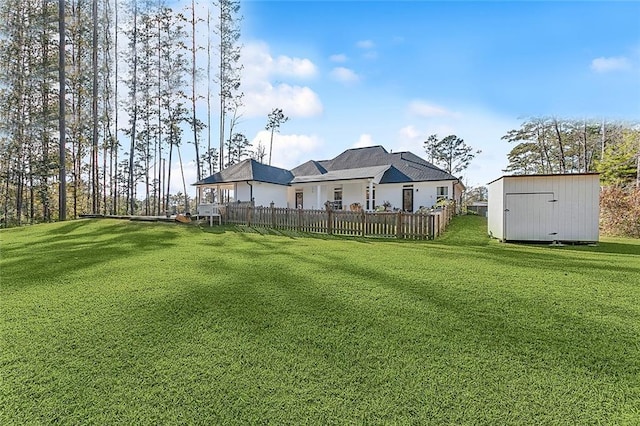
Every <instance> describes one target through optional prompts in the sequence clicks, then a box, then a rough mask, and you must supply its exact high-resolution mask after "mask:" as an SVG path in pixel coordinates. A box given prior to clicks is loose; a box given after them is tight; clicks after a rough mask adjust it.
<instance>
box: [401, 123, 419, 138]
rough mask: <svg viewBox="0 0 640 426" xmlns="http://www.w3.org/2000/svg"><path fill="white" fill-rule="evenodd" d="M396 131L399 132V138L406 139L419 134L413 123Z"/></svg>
mask: <svg viewBox="0 0 640 426" xmlns="http://www.w3.org/2000/svg"><path fill="white" fill-rule="evenodd" d="M398 133H399V134H400V137H401V138H403V139H407V140H412V139H415V138H417V137H419V136H420V132H418V130H417V129H416V128H415V126H413V125H408V126H406V127H403V128H402V129H400V131H399V132H398Z"/></svg>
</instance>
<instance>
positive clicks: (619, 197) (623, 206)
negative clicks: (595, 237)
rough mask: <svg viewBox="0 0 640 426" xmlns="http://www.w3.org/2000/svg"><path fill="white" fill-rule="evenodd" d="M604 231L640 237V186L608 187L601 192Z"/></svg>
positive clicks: (601, 217)
mask: <svg viewBox="0 0 640 426" xmlns="http://www.w3.org/2000/svg"><path fill="white" fill-rule="evenodd" d="M600 228H601V230H602V232H603V233H605V234H609V235H619V236H627V237H634V238H640V188H635V187H629V188H624V187H620V186H610V187H606V188H604V189H603V190H602V192H601V193H600Z"/></svg>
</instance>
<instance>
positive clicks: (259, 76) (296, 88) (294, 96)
mask: <svg viewBox="0 0 640 426" xmlns="http://www.w3.org/2000/svg"><path fill="white" fill-rule="evenodd" d="M242 63H243V65H244V69H243V72H242V88H241V89H242V91H243V92H244V94H245V96H244V106H245V107H244V108H243V115H244V117H246V118H251V117H262V116H266V115H267V114H268V113H269V112H271V111H272V110H273V108H276V107H277V108H282V109H283V110H284V112H285V114H286V115H288V116H290V117H313V116H317V115H320V114H322V111H323V107H322V102H321V101H320V97H319V96H318V94H317V93H316V92H314V91H313V89H311V88H310V87H308V86H303V85H298V84H290V83H285V82H277V83H276V82H272V80H281V79H283V78H287V77H289V78H295V79H308V78H312V77H313V76H315V75H316V73H317V68H316V66H315V65H314V64H313V62H311V61H310V60H309V59H306V58H291V57H288V56H283V55H281V56H278V57H276V58H274V57H273V56H272V55H271V53H270V51H269V46H268V45H267V44H266V43H264V42H252V43H248V44H247V45H245V46H244V49H243V53H242Z"/></svg>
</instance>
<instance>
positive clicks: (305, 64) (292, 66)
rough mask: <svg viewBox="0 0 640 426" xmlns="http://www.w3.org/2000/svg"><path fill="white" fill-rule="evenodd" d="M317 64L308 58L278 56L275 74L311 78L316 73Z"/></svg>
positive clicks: (275, 63)
mask: <svg viewBox="0 0 640 426" xmlns="http://www.w3.org/2000/svg"><path fill="white" fill-rule="evenodd" d="M316 72H317V69H316V66H315V65H314V64H313V62H311V61H310V60H309V59H306V58H303V59H301V58H290V57H288V56H283V55H281V56H278V57H277V58H276V60H275V62H274V72H273V73H274V74H276V75H278V74H279V75H285V76H292V77H300V78H309V77H313V76H314V75H316Z"/></svg>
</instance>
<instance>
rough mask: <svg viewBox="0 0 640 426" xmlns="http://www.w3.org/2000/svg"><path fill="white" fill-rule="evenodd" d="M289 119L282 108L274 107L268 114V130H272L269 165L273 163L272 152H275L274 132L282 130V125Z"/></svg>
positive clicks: (266, 127)
mask: <svg viewBox="0 0 640 426" xmlns="http://www.w3.org/2000/svg"><path fill="white" fill-rule="evenodd" d="M287 121H289V117H287V116H285V115H284V113H283V112H282V108H274V109H273V111H271V112H270V113H269V114H268V115H267V125H266V126H265V129H266V130H271V139H270V140H269V165H271V153H272V152H273V133H274V132H279V131H280V126H281V125H282V124H284V123H286V122H287Z"/></svg>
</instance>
